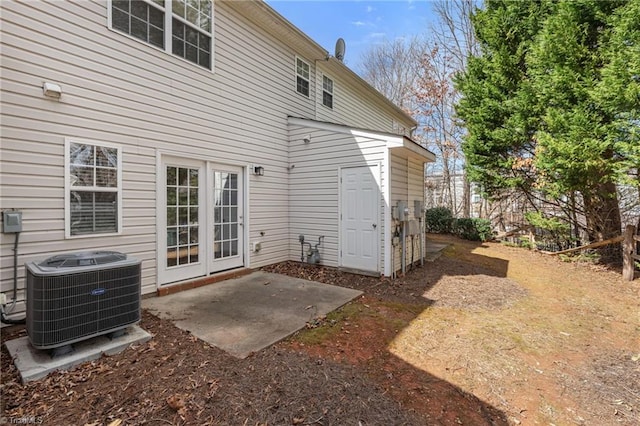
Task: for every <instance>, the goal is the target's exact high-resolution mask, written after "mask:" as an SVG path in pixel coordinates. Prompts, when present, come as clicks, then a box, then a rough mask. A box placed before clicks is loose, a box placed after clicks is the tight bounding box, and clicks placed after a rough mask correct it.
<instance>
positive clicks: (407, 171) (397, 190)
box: [391, 150, 424, 270]
mask: <svg viewBox="0 0 640 426" xmlns="http://www.w3.org/2000/svg"><path fill="white" fill-rule="evenodd" d="M414 200H418V201H420V202H421V203H422V204H423V205H424V163H423V160H417V159H415V158H413V157H409V158H407V157H405V156H401V155H399V154H397V153H395V152H394V150H391V205H392V206H395V205H397V203H398V201H405V202H406V203H407V207H408V208H409V218H410V219H411V220H414V218H415V216H414ZM398 224H399V223H398ZM392 225H393V221H392ZM422 226H424V221H423V223H422ZM394 229H395V227H394ZM398 229H400V228H398ZM411 241H412V240H411V237H407V241H406V244H407V250H406V253H405V254H406V262H407V263H406V264H407V265H409V264H410V263H411ZM413 244H414V253H415V256H414V258H415V259H416V260H417V259H418V258H419V253H420V239H419V238H414V239H413ZM423 244H424V242H423ZM423 247H424V245H423ZM394 256H395V259H394V262H395V268H396V270H400V268H401V266H402V264H401V261H402V245H401V244H400V245H398V247H396V251H395V253H394Z"/></svg>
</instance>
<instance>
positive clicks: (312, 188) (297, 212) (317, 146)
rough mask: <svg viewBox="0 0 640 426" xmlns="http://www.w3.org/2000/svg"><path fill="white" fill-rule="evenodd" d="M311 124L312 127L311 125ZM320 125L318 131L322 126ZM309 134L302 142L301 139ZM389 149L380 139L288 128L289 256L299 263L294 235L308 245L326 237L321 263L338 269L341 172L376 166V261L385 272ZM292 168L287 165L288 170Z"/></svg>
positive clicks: (343, 133) (298, 246)
mask: <svg viewBox="0 0 640 426" xmlns="http://www.w3.org/2000/svg"><path fill="white" fill-rule="evenodd" d="M311 125H312V126H313V124H311ZM320 127H322V126H321V125H320ZM307 135H308V136H310V142H309V143H305V142H304V140H303V139H304V137H305V136H307ZM386 150H387V147H386V142H385V140H384V139H382V138H381V137H380V138H376V137H375V136H374V135H371V136H362V135H356V134H351V133H348V132H347V133H345V132H343V131H335V130H331V129H323V128H318V127H306V126H301V125H297V124H295V125H291V126H290V155H289V162H290V164H291V166H293V167H292V168H291V171H290V175H289V224H290V231H289V241H290V245H291V248H290V250H291V251H290V257H291V258H292V259H295V260H300V243H299V241H298V235H300V234H303V235H304V236H305V240H306V241H309V242H314V243H313V244H315V242H317V241H318V237H320V236H324V240H323V242H322V244H321V246H320V256H321V259H322V264H323V265H328V266H334V267H337V266H339V255H340V253H339V249H340V247H339V233H340V217H339V213H340V211H339V207H340V206H339V200H340V197H339V192H340V168H341V167H354V166H366V165H374V166H380V173H381V176H380V182H381V187H380V209H379V211H380V220H379V221H378V223H379V224H380V230H379V234H380V257H379V271H380V272H382V271H383V270H384V244H383V239H384V220H383V217H382V215H383V214H384V210H385V201H384V192H385V188H386V185H388V177H387V176H386V174H385V172H384V167H381V166H382V165H383V163H384V160H385V151H386ZM291 166H290V167H291Z"/></svg>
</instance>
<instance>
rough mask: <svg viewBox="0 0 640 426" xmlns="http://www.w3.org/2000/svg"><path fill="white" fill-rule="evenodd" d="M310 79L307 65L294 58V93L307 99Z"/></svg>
mask: <svg viewBox="0 0 640 426" xmlns="http://www.w3.org/2000/svg"><path fill="white" fill-rule="evenodd" d="M310 78H311V72H310V68H309V64H308V63H306V62H305V61H303V60H302V59H300V58H296V91H297V92H298V93H300V94H301V95H304V96H306V97H309V79H310Z"/></svg>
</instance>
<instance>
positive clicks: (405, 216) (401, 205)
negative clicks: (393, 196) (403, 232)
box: [396, 201, 409, 222]
mask: <svg viewBox="0 0 640 426" xmlns="http://www.w3.org/2000/svg"><path fill="white" fill-rule="evenodd" d="M396 216H397V220H399V221H401V222H406V221H407V220H409V207H407V203H406V201H398V204H397V205H396Z"/></svg>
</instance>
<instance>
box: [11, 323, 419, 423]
mask: <svg viewBox="0 0 640 426" xmlns="http://www.w3.org/2000/svg"><path fill="white" fill-rule="evenodd" d="M141 326H142V328H144V329H145V330H147V331H149V332H150V333H152V334H153V336H154V337H153V339H152V340H151V341H149V342H147V343H145V344H142V345H139V346H137V347H134V348H130V349H128V350H126V351H124V352H122V353H120V354H117V355H115V356H109V357H107V356H105V357H102V358H101V359H99V360H97V361H94V362H90V363H86V364H83V365H82V366H80V367H78V368H76V369H74V370H72V371H69V372H56V373H53V374H51V375H49V376H48V377H47V378H45V379H42V380H40V381H36V382H31V383H27V384H26V385H24V386H23V385H21V384H20V383H19V378H18V373H17V371H16V369H15V367H14V366H13V364H12V363H11V359H10V357H9V356H8V354H7V352H6V349H5V348H4V347H3V348H2V350H3V353H2V355H3V357H2V372H3V374H2V395H3V397H2V399H3V414H2V417H5V418H8V419H24V418H31V417H35V419H41V420H43V422H44V424H58V425H96V426H97V425H102V424H106V425H108V424H112V423H113V424H115V425H118V424H157V425H161V424H172V425H174V424H192V425H226V424H229V425H245V424H246V425H289V424H291V425H296V424H299V425H416V424H423V423H424V421H423V420H422V419H421V417H420V416H419V415H418V414H416V413H414V412H411V411H410V410H407V409H405V408H403V407H402V406H401V405H400V404H399V403H398V402H396V401H394V400H392V399H391V398H390V397H389V396H387V395H384V391H383V390H382V389H380V388H379V387H377V386H376V385H375V384H374V383H373V382H372V381H370V380H368V379H367V377H365V376H363V375H362V374H361V372H360V371H358V369H357V368H355V367H353V366H349V365H346V364H338V363H335V362H331V361H327V360H323V359H320V358H312V357H309V356H307V355H304V354H301V353H296V352H290V351H283V350H281V349H278V348H277V347H272V348H268V349H266V350H263V351H260V352H259V353H257V354H254V355H253V356H250V357H249V358H247V359H244V360H240V359H236V358H234V357H232V356H230V355H227V354H226V353H225V352H223V351H221V350H219V349H217V348H215V347H212V346H210V345H208V344H206V343H204V342H202V341H200V340H198V339H196V338H195V337H193V336H192V335H191V334H189V333H187V332H184V331H182V330H180V329H178V328H176V327H174V326H173V325H172V324H171V323H170V322H169V321H165V320H161V319H159V318H157V317H155V316H153V315H151V314H149V313H146V312H144V314H143V319H142V322H141ZM21 334H24V330H23V329H16V328H14V330H12V331H8V332H4V331H3V339H9V338H12V337H16V336H17V335H21ZM118 421H122V423H118Z"/></svg>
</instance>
